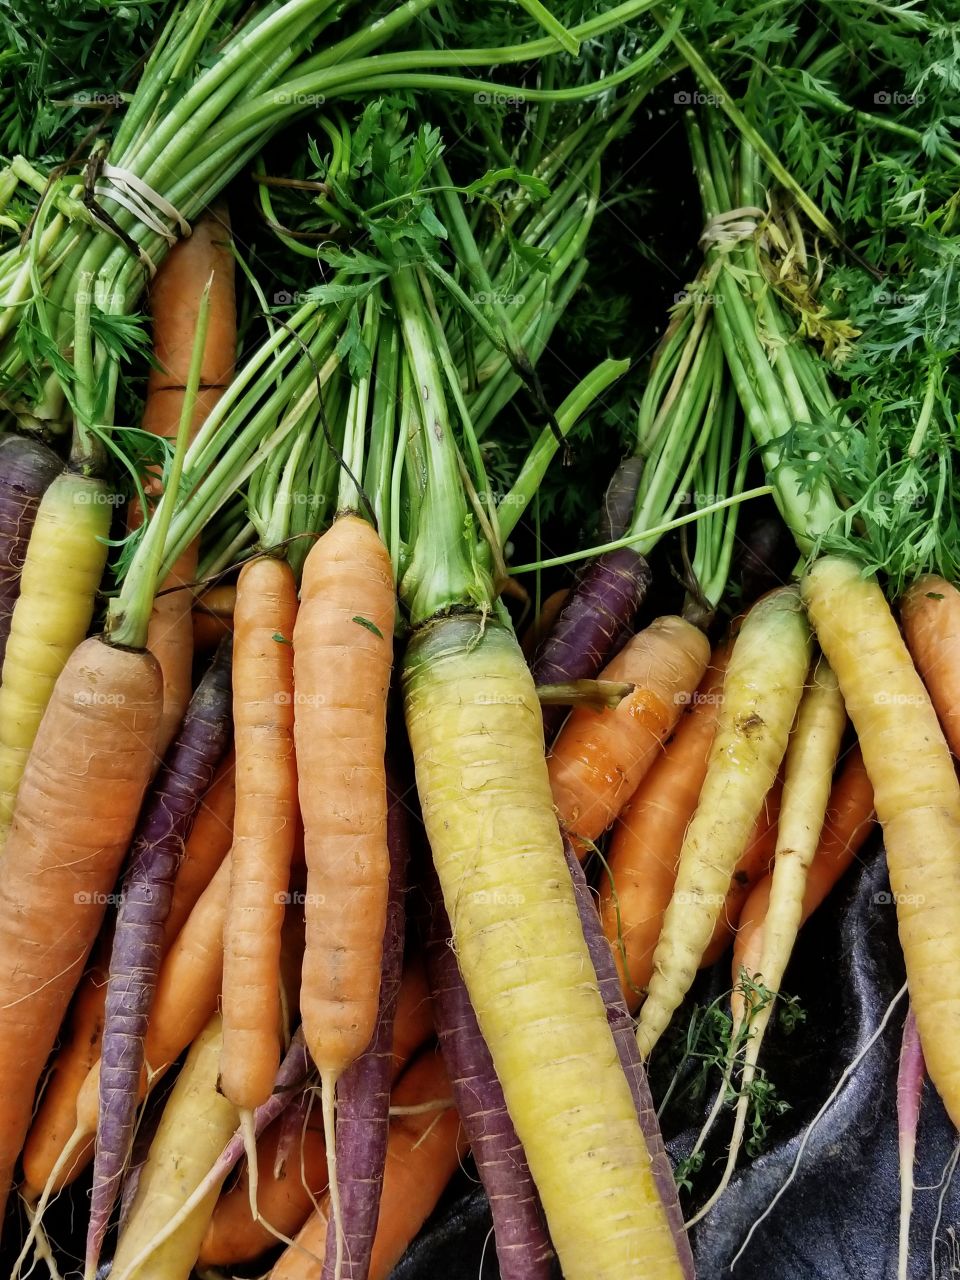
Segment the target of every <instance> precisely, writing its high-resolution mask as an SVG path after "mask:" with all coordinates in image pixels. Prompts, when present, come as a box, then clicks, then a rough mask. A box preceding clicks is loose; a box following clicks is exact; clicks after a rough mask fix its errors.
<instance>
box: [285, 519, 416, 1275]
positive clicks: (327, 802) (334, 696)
mask: <svg viewBox="0 0 960 1280" xmlns="http://www.w3.org/2000/svg"><path fill="white" fill-rule="evenodd" d="M395 613H396V594H395V591H394V585H393V569H392V565H391V562H390V554H389V552H388V551H387V549H386V547H385V546H384V544H383V542H382V541H381V539H380V536H379V534H378V533H377V532H376V530H374V529H373V528H371V526H370V525H369V524H367V522H366V521H365V520H361V519H360V518H359V517H358V516H355V515H343V516H340V517H339V518H338V519H337V520H336V521H335V522H334V523H333V525H332V526H331V527H330V528H329V529H328V530H327V532H326V533H325V534H324V535H323V536H322V537H321V538H320V539H319V540H318V541H317V542H316V543H315V544H314V545H313V547H312V548H311V550H310V553H309V554H308V556H307V559H306V562H305V564H304V568H303V583H302V588H301V601H300V609H299V612H298V614H297V621H296V626H295V627H294V635H293V658H294V673H295V684H296V691H297V701H296V708H295V711H296V714H295V718H294V735H295V741H296V752H297V767H298V772H299V793H300V812H301V816H302V819H303V831H304V850H305V853H306V860H307V894H306V921H307V930H306V945H305V949H304V957H303V982H302V984H301V990H300V1009H301V1013H302V1017H303V1030H304V1036H305V1039H306V1042H307V1047H308V1048H309V1050H310V1056H311V1057H312V1058H313V1061H314V1062H315V1063H316V1065H317V1069H318V1070H319V1072H320V1081H321V1085H322V1089H321V1101H322V1106H323V1113H324V1127H325V1132H326V1143H327V1159H328V1162H329V1165H330V1196H331V1206H332V1212H333V1217H334V1220H335V1222H336V1223H337V1225H338V1230H337V1263H336V1275H337V1277H338V1280H339V1276H340V1274H341V1263H342V1253H343V1232H342V1230H341V1229H340V1223H341V1217H340V1200H339V1191H338V1186H337V1169H336V1142H335V1139H334V1127H335V1121H334V1114H335V1097H336V1083H337V1080H338V1079H339V1078H340V1076H341V1075H342V1074H343V1073H344V1071H346V1070H347V1068H348V1067H349V1066H351V1064H352V1063H353V1062H355V1061H356V1059H357V1058H358V1057H359V1056H360V1054H361V1053H363V1051H364V1049H365V1048H366V1047H367V1045H368V1044H369V1043H370V1040H371V1037H372V1036H373V1031H374V1027H375V1025H376V1018H377V1009H378V1007H379V995H380V967H381V960H382V954H383V937H384V931H385V929H386V921H387V886H388V879H389V870H390V854H389V849H388V844H387V779H386V767H385V763H384V753H385V750H386V733H387V692H388V690H389V687H390V671H391V667H392V663H393V628H394V617H395Z"/></svg>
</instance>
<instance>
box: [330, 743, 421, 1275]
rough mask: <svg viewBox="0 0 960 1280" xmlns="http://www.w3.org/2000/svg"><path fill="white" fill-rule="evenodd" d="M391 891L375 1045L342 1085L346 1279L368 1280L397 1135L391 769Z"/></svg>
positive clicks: (397, 799)
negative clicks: (393, 1121)
mask: <svg viewBox="0 0 960 1280" xmlns="http://www.w3.org/2000/svg"><path fill="white" fill-rule="evenodd" d="M387 795H388V799H389V808H388V809H387V844H388V846H389V849H390V888H389V895H388V898H387V927H386V930H385V931H384V936H383V962H382V966H381V971H380V1007H379V1011H378V1014H377V1029H376V1031H375V1032H374V1033H373V1039H372V1040H371V1041H370V1044H369V1045H368V1046H367V1048H366V1049H365V1050H364V1052H363V1053H362V1054H361V1055H360V1057H359V1058H358V1059H357V1060H356V1062H355V1063H354V1064H353V1066H351V1067H350V1068H349V1069H348V1070H347V1071H345V1072H344V1074H343V1075H342V1076H341V1077H340V1079H339V1080H338V1081H337V1137H336V1142H337V1186H338V1187H339V1190H340V1221H341V1224H342V1231H343V1263H342V1266H341V1271H340V1274H341V1276H342V1277H343V1280H365V1278H366V1276H367V1273H368V1271H369V1270H370V1254H371V1251H372V1249H373V1237H374V1233H375V1232H376V1229H377V1219H378V1217H379V1216H380V1192H381V1190H382V1188H383V1170H384V1165H385V1163H386V1159H387V1138H388V1136H389V1129H390V1085H391V1083H392V1077H393V1017H394V1014H395V1013H396V1009H397V997H398V995H399V994H400V977H401V970H402V969H403V939H404V920H405V899H406V889H407V857H408V853H409V847H410V845H409V824H408V821H407V809H406V806H405V804H404V802H403V788H402V787H401V785H400V783H399V781H398V779H397V777H396V776H395V775H394V774H392V773H391V771H390V769H389V766H388V769H387ZM336 1236H337V1233H336V1232H335V1231H328V1232H327V1245H326V1252H325V1254H324V1258H323V1271H322V1273H321V1280H330V1278H331V1277H333V1276H334V1274H335V1272H336V1264H337V1239H336Z"/></svg>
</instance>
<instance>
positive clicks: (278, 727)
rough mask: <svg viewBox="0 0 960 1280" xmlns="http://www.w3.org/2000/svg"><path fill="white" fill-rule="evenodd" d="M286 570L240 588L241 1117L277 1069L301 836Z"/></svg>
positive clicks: (230, 1035)
mask: <svg viewBox="0 0 960 1280" xmlns="http://www.w3.org/2000/svg"><path fill="white" fill-rule="evenodd" d="M296 616H297V584H296V581H295V580H294V576H293V571H292V569H291V568H290V566H289V564H287V562H286V561H285V560H278V559H275V558H273V557H262V558H260V559H257V560H253V561H251V562H249V563H248V564H246V565H245V566H244V568H243V570H242V571H241V573H240V580H239V583H238V585H237V609H236V626H235V630H234V639H233V719H234V739H235V743H236V753H237V771H236V773H237V803H236V812H235V815H234V824H233V852H232V854H231V859H230V866H231V871H230V896H229V899H228V902H227V918H226V922H225V925H224V957H223V1057H222V1059H221V1062H220V1088H221V1089H222V1090H223V1093H224V1094H225V1095H226V1097H228V1098H229V1099H230V1101H231V1102H233V1103H234V1104H235V1105H236V1106H237V1107H239V1108H241V1109H242V1110H246V1111H252V1110H253V1109H254V1108H255V1107H259V1106H260V1105H261V1104H262V1103H264V1102H266V1100H267V1098H269V1096H270V1093H271V1091H272V1089H273V1082H274V1078H275V1076H276V1074H277V1067H278V1066H279V1064H280V1037H281V1026H280V934H281V930H282V928H283V920H284V912H285V903H286V897H287V889H288V886H289V882H290V864H291V861H292V859H293V846H294V841H295V838H296V830H297V765H296V760H295V758H294V751H293V649H292V641H293V628H294V622H295V620H296Z"/></svg>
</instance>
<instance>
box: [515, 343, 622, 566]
mask: <svg viewBox="0 0 960 1280" xmlns="http://www.w3.org/2000/svg"><path fill="white" fill-rule="evenodd" d="M629 368H630V361H629V360H603V361H602V362H601V363H600V364H598V365H597V367H596V368H595V369H592V370H591V371H590V372H589V373H588V374H587V376H586V377H585V378H583V379H581V381H580V382H579V383H577V385H576V386H575V387H574V389H573V390H572V391H571V392H570V394H569V395H568V396H567V398H566V399H565V400H564V402H563V404H561V406H560V408H559V409H558V410H557V413H556V421H557V426H558V427H559V428H560V434H561V437H566V436H567V435H568V434H569V432H570V431H572V430H573V428H574V427H575V426H576V424H577V423H578V422H579V421H580V419H581V418H582V417H583V415H584V414H585V413H586V412H587V411H588V409H590V407H591V406H592V405H593V404H594V403H595V402H596V401H597V400H598V399H599V398H600V397H601V396H602V395H603V393H604V392H605V391H606V390H607V389H608V388H609V387H611V386H612V385H613V384H614V382H616V381H617V379H618V378H622V377H623V376H624V374H625V373H626V372H627V370H628V369H629ZM559 447H560V441H559V440H558V439H557V436H556V433H555V432H554V431H553V429H552V428H551V427H545V428H544V429H543V431H541V432H540V436H539V438H538V439H537V441H536V443H535V444H534V446H533V448H532V449H531V450H530V452H529V454H528V455H527V457H526V459H525V460H524V464H523V466H522V468H521V469H520V473H519V474H518V476H517V478H516V480H515V481H514V482H513V486H512V487H511V489H510V492H509V493H507V494H506V495H505V496H504V497H503V498H502V499H501V501H500V505H499V507H498V509H497V524H498V529H499V534H500V541H501V543H506V541H507V539H508V538H509V537H510V535H511V534H512V533H513V531H514V529H515V528H516V527H517V525H518V524H519V522H520V519H521V517H522V516H523V514H524V512H525V511H526V509H527V507H528V506H529V505H530V502H531V501H532V500H533V498H534V497H535V495H536V493H537V490H538V489H539V487H540V482H541V481H542V480H543V477H544V476H545V475H546V472H547V467H548V466H549V465H550V463H551V462H552V461H553V459H554V457H555V456H556V453H557V450H558V449H559ZM514 572H518V571H517V570H515V571H514Z"/></svg>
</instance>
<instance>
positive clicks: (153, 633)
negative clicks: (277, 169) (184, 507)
mask: <svg viewBox="0 0 960 1280" xmlns="http://www.w3.org/2000/svg"><path fill="white" fill-rule="evenodd" d="M210 278H212V282H213V283H212V286H211V289H210V304H209V317H208V320H207V336H206V342H205V345H204V351H203V363H202V365H201V370H200V389H199V392H198V395H197V399H196V405H195V408H194V412H193V420H192V422H191V426H190V436H191V438H192V436H193V434H194V433H195V432H196V430H197V428H198V427H199V426H200V424H201V423H202V422H203V420H204V419H205V418H206V417H207V415H208V414H209V412H210V410H211V409H212V408H213V407H214V405H215V404H216V403H217V401H218V400H219V399H220V397H221V396H222V394H223V392H224V390H225V388H226V387H227V385H228V383H229V382H230V379H231V378H232V377H233V366H234V360H235V357H236V347H237V306H236V296H235V286H234V260H233V254H232V252H231V248H230V219H229V216H228V214H227V211H226V209H225V208H222V207H218V208H216V209H211V210H208V211H207V212H206V213H205V214H204V215H203V216H202V217H200V218H198V219H197V222H196V223H195V225H194V229H193V234H192V235H190V236H188V237H187V238H186V239H184V240H181V241H179V243H178V244H177V245H176V246H175V247H174V248H173V249H172V250H171V251H170V253H169V254H168V255H167V257H166V258H165V259H164V261H163V265H162V266H161V268H160V270H159V271H158V272H157V275H156V277H155V279H154V281H153V283H152V285H151V287H150V313H151V315H152V317H153V346H154V355H155V358H156V363H155V365H154V366H152V367H151V369H150V374H149V377H148V379H147V394H146V400H145V403H144V410H143V420H142V424H141V425H142V427H143V429H144V430H145V431H148V432H149V433H150V434H151V435H155V436H161V437H164V438H167V439H171V438H173V437H175V436H176V434H177V427H178V425H179V422H180V415H181V412H182V409H183V397H184V392H185V390H186V382H187V372H188V370H189V368H190V359H191V355H192V352H193V341H194V335H195V333H196V327H197V316H198V313H199V309H200V299H201V297H202V295H203V292H204V288H205V286H206V283H207V280H208V279H210ZM144 488H145V490H146V492H147V493H148V494H150V495H151V496H156V495H158V494H159V493H160V492H161V483H160V478H159V476H158V475H157V474H156V472H154V473H153V474H151V475H149V476H148V477H147V478H146V481H145V484H144ZM141 519H142V513H141V512H140V510H139V507H138V506H136V505H134V506H132V507H131V510H130V513H129V522H130V524H131V526H132V527H135V526H136V525H137V524H139V523H140V520H141ZM196 569H197V545H196V544H195V543H194V544H193V545H192V546H190V547H188V548H187V549H186V550H185V551H184V552H183V554H182V555H181V556H180V557H179V558H178V559H177V561H176V563H175V564H174V566H173V568H172V569H171V570H170V573H169V575H168V576H167V578H166V580H165V581H164V583H163V584H162V586H161V588H160V590H159V592H158V593H157V597H156V600H155V601H154V606H153V613H152V615H151V618H150V630H149V635H148V639H147V647H148V648H149V649H150V651H151V653H153V654H154V655H155V656H156V658H157V661H158V662H159V663H160V669H161V671H162V672H163V691H164V692H163V720H162V725H161V731H160V746H159V752H160V754H161V755H162V754H163V752H164V751H165V750H166V748H167V747H168V746H169V744H170V742H172V740H173V735H174V734H175V733H176V731H177V727H178V725H179V724H180V721H181V720H182V719H183V716H184V713H185V711H186V709H187V703H188V702H189V701H190V692H191V679H190V678H191V668H192V665H193V622H192V617H191V607H192V605H193V592H192V590H188V589H187V585H186V584H191V583H192V582H193V580H194V579H195V577H196ZM172 587H182V588H183V589H182V590H170V588H172Z"/></svg>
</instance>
